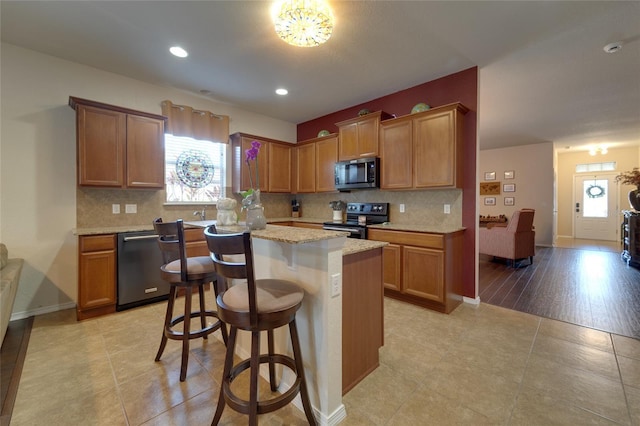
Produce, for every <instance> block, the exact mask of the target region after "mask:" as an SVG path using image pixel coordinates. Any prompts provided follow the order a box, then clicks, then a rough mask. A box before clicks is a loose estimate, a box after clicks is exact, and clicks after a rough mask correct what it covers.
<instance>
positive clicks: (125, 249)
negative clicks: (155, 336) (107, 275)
mask: <svg viewBox="0 0 640 426" xmlns="http://www.w3.org/2000/svg"><path fill="white" fill-rule="evenodd" d="M157 239H158V235H157V234H156V233H155V231H139V232H124V233H120V234H118V303H117V305H116V309H117V310H118V311H121V310H124V309H128V308H133V307H135V306H140V305H144V304H147V303H152V302H156V301H159V300H163V299H166V298H167V295H168V294H169V283H167V282H166V281H164V280H163V279H162V278H160V266H162V265H163V263H164V262H163V260H162V254H161V252H160V248H159V247H158V241H157Z"/></svg>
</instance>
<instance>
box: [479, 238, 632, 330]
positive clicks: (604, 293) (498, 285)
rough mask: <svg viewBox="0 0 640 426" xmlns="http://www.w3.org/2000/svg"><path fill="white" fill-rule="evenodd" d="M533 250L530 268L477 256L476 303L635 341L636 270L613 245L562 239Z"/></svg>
mask: <svg viewBox="0 0 640 426" xmlns="http://www.w3.org/2000/svg"><path fill="white" fill-rule="evenodd" d="M560 245H562V247H555V248H549V247H537V248H536V256H535V257H534V263H533V264H532V265H529V266H524V265H527V264H528V262H527V261H523V262H522V264H521V266H520V267H519V268H515V269H514V268H509V267H507V265H506V264H505V263H504V262H501V261H500V260H496V261H494V260H493V259H492V258H491V257H490V256H485V255H480V268H479V286H480V289H479V290H480V291H479V293H480V300H481V301H482V302H485V303H490V304H492V305H497V306H502V307H505V308H509V309H514V310H516V311H521V312H527V313H530V314H534V315H539V316H542V317H546V318H551V319H556V320H560V321H565V322H568V323H572V324H577V325H582V326H586V327H590V328H594V329H598V330H602V331H607V332H610V333H615V334H619V335H623V336H628V337H633V338H636V339H640V270H638V269H635V268H632V267H628V266H627V265H626V263H625V262H623V261H622V260H621V259H620V251H619V249H618V246H617V244H616V243H608V244H607V243H604V244H599V243H598V242H595V241H580V240H570V239H568V240H564V241H560Z"/></svg>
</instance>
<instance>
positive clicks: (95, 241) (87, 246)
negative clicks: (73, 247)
mask: <svg viewBox="0 0 640 426" xmlns="http://www.w3.org/2000/svg"><path fill="white" fill-rule="evenodd" d="M115 248H116V236H115V234H109V235H91V236H82V237H81V238H80V251H81V252H83V253H85V252H90V251H100V250H114V249H115Z"/></svg>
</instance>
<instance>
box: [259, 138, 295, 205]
mask: <svg viewBox="0 0 640 426" xmlns="http://www.w3.org/2000/svg"><path fill="white" fill-rule="evenodd" d="M268 152H269V164H268V166H267V168H268V171H269V177H268V182H269V185H268V188H269V192H287V193H289V192H291V146H287V145H283V144H279V143H270V144H269V150H268ZM260 166H261V167H262V164H260Z"/></svg>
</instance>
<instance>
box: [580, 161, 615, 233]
mask: <svg viewBox="0 0 640 426" xmlns="http://www.w3.org/2000/svg"><path fill="white" fill-rule="evenodd" d="M615 176H616V173H598V174H593V175H591V174H590V175H580V176H578V175H576V176H574V186H573V187H574V222H573V226H574V232H573V235H574V237H575V238H582V239H590V240H606V241H617V240H618V238H619V234H618V232H619V228H620V217H619V213H618V208H617V206H618V195H617V194H618V185H617V183H616V181H615Z"/></svg>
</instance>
